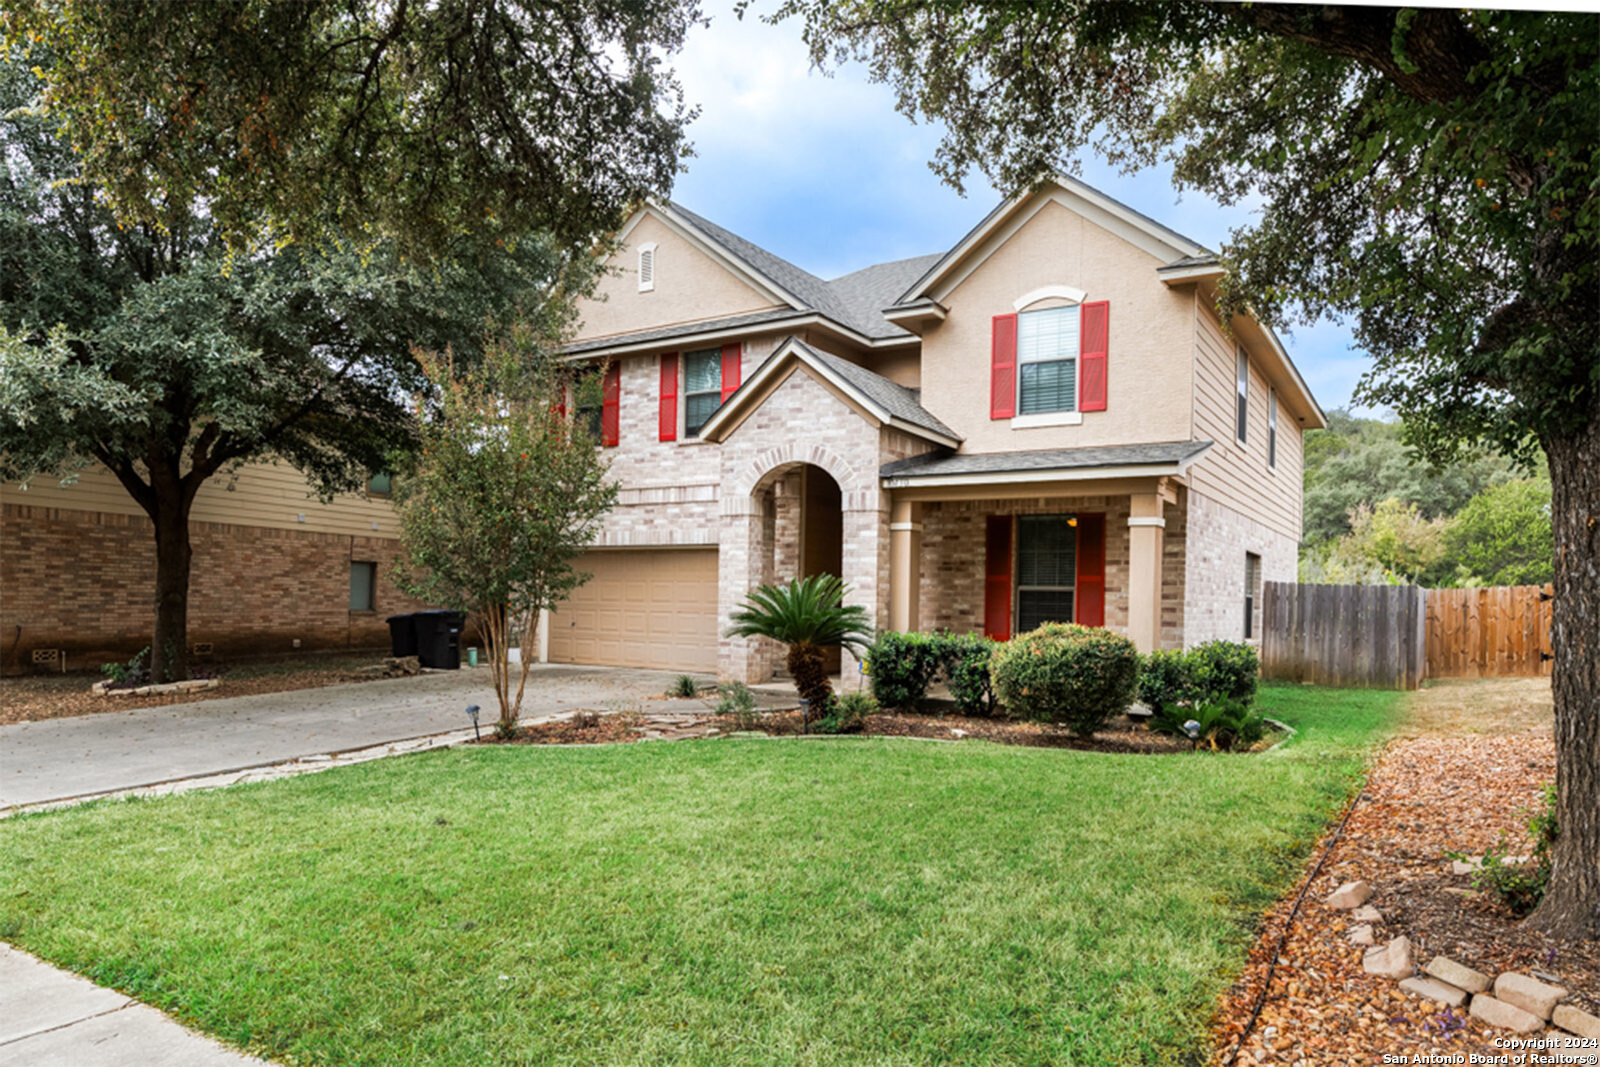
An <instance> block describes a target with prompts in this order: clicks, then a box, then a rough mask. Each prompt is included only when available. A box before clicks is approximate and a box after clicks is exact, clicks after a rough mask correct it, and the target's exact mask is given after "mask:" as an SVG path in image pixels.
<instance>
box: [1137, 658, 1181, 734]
mask: <svg viewBox="0 0 1600 1067" xmlns="http://www.w3.org/2000/svg"><path fill="white" fill-rule="evenodd" d="M1193 699H1194V668H1193V665H1192V663H1191V661H1190V659H1189V656H1188V654H1187V653H1184V652H1168V651H1162V652H1152V653H1150V654H1149V655H1148V656H1145V657H1144V659H1143V660H1142V661H1141V662H1140V663H1139V700H1140V702H1141V703H1143V704H1144V706H1145V707H1147V708H1149V709H1150V712H1151V714H1152V715H1154V716H1155V717H1156V718H1160V717H1161V716H1162V715H1163V714H1165V713H1166V712H1167V711H1169V710H1170V709H1172V708H1176V707H1177V706H1178V705H1179V704H1186V703H1190V702H1192V701H1193Z"/></svg>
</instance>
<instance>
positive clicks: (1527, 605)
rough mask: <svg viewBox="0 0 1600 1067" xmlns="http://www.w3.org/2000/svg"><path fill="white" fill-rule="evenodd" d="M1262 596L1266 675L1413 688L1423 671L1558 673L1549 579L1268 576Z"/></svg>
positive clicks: (1430, 674)
mask: <svg viewBox="0 0 1600 1067" xmlns="http://www.w3.org/2000/svg"><path fill="white" fill-rule="evenodd" d="M1263 594H1264V595H1263V597H1262V626H1261V674H1262V676H1263V677H1266V678H1283V679H1288V680H1290V681H1297V682H1315V683H1317V684H1319V685H1338V686H1354V687H1361V688H1372V689H1415V688H1417V686H1418V685H1420V684H1421V683H1422V679H1423V678H1476V677H1495V676H1503V675H1529V676H1539V675H1546V674H1549V673H1550V657H1549V649H1550V601H1551V599H1552V593H1551V589H1550V587H1549V586H1543V587H1540V586H1537V585H1519V586H1500V587H1496V588H1493V589H1423V588H1421V587H1419V586H1414V585H1404V586H1393V585H1298V584H1296V583H1294V582H1267V583H1265V588H1264V589H1263Z"/></svg>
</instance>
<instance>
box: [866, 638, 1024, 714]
mask: <svg viewBox="0 0 1600 1067" xmlns="http://www.w3.org/2000/svg"><path fill="white" fill-rule="evenodd" d="M994 645H995V643H994V642H993V641H992V640H990V639H989V638H987V637H984V636H983V635H982V634H955V633H950V632H949V631H948V630H938V631H934V632H932V633H896V632H893V631H884V632H883V633H880V634H879V635H878V639H877V641H876V642H875V643H874V644H873V646H872V650H871V651H870V652H869V653H868V657H867V659H868V662H870V663H871V664H872V692H873V695H874V696H876V697H877V698H878V700H879V701H880V702H881V703H882V704H883V705H884V706H885V707H891V708H903V709H906V710H916V708H917V707H918V706H919V705H920V704H921V703H922V701H923V700H924V699H925V698H926V697H927V693H928V687H929V686H931V685H933V683H934V682H936V681H938V680H939V679H940V678H943V679H945V680H946V681H947V682H948V683H949V685H950V695H951V696H952V697H954V698H955V702H956V706H957V707H959V708H960V709H961V712H962V714H964V715H993V714H994V711H995V699H994V688H993V684H992V682H991V681H990V677H989V657H990V655H991V653H992V652H993V650H994Z"/></svg>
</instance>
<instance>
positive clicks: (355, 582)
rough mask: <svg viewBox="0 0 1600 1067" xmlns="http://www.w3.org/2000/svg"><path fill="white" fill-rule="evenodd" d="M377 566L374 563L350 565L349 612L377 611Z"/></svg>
mask: <svg viewBox="0 0 1600 1067" xmlns="http://www.w3.org/2000/svg"><path fill="white" fill-rule="evenodd" d="M377 586H378V565H377V564H376V563H355V562H352V563H351V564H350V610H351V611H376V610H377V600H376V599H375V598H376V595H377Z"/></svg>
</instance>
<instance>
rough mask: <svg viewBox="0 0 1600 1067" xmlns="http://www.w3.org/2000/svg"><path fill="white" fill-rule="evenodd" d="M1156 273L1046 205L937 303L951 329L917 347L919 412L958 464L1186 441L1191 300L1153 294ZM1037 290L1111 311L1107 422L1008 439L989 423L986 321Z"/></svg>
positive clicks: (1123, 246)
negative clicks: (949, 443)
mask: <svg viewBox="0 0 1600 1067" xmlns="http://www.w3.org/2000/svg"><path fill="white" fill-rule="evenodd" d="M984 250H985V247H984V246H980V248H979V249H977V250H975V251H974V253H973V255H974V256H979V255H982V254H983V252H984ZM1160 265H1161V261H1160V260H1159V259H1157V258H1155V257H1153V256H1151V255H1150V254H1149V253H1147V252H1144V251H1141V250H1140V249H1139V248H1137V247H1135V246H1134V245H1132V244H1130V243H1129V242H1128V241H1126V240H1124V239H1122V238H1121V237H1118V236H1116V235H1114V234H1112V233H1111V232H1109V231H1107V230H1105V229H1102V228H1101V227H1100V226H1098V225H1096V224H1095V223H1093V222H1090V221H1089V220H1088V219H1086V218H1084V217H1083V216H1082V215H1080V214H1078V213H1076V212H1074V211H1071V210H1069V209H1067V208H1066V207H1065V206H1063V205H1062V204H1059V203H1056V202H1054V201H1049V202H1047V203H1046V204H1045V205H1044V207H1042V208H1041V209H1040V210H1039V211H1038V213H1037V214H1035V215H1034V216H1033V217H1032V218H1031V219H1030V220H1029V221H1028V222H1027V223H1026V224H1025V225H1023V226H1022V228H1021V229H1019V230H1018V231H1017V232H1016V233H1015V234H1013V235H1012V236H1011V237H1010V239H1009V240H1006V241H1005V242H1004V243H1003V244H1000V245H999V246H998V247H997V248H995V249H994V250H993V253H992V254H991V255H989V257H988V258H987V259H986V260H985V261H984V262H983V263H982V264H981V265H979V266H978V267H977V268H976V269H975V270H973V271H972V273H971V274H970V275H968V276H967V278H966V279H965V280H963V281H962V282H961V283H960V284H959V285H957V286H956V287H955V288H954V289H952V290H951V291H950V292H949V294H947V295H946V296H945V298H944V301H943V302H944V303H945V305H946V306H947V307H948V308H949V312H950V313H949V317H948V318H946V319H945V321H944V322H942V323H939V324H937V325H935V326H933V327H931V328H930V329H929V330H928V331H927V332H925V333H924V335H923V346H922V403H923V406H924V407H926V408H927V409H928V410H929V411H931V412H932V413H933V414H934V415H936V416H937V417H938V418H940V419H941V420H943V421H944V423H945V424H946V425H948V426H950V427H951V428H952V429H954V430H955V431H956V432H957V433H959V434H961V435H962V436H963V437H964V438H965V439H966V444H965V445H964V446H963V448H962V451H964V452H1015V451H1024V450H1033V449H1046V448H1075V447H1081V446H1086V445H1109V444H1129V443H1134V442H1142V441H1179V440H1187V439H1188V437H1189V428H1190V421H1191V416H1190V401H1189V389H1190V375H1191V369H1190V368H1191V358H1190V353H1191V352H1192V351H1193V347H1194V327H1193V313H1192V310H1191V307H1192V300H1191V298H1190V297H1189V295H1188V294H1187V293H1183V292H1175V291H1173V290H1171V289H1169V288H1168V287H1167V286H1165V285H1163V284H1162V283H1161V281H1160V279H1159V278H1158V277H1157V276H1156V268H1157V267H1158V266H1160ZM957 269H959V267H958V268H957ZM1046 285H1065V286H1070V287H1073V288H1075V289H1080V290H1082V291H1084V292H1085V293H1086V294H1087V295H1086V297H1085V299H1086V300H1087V301H1098V300H1106V301H1109V302H1110V334H1109V347H1108V356H1107V403H1106V410H1105V411H1100V412H1087V413H1085V414H1084V415H1083V423H1082V425H1079V426H1051V427H1035V428H1029V429H1019V428H1013V427H1012V425H1011V422H1010V421H1009V420H992V419H990V418H989V364H990V336H991V328H992V321H993V317H994V316H995V315H1003V314H1010V313H1011V312H1012V311H1013V310H1015V309H1014V308H1013V302H1014V301H1015V300H1017V299H1018V298H1019V297H1022V296H1023V295H1025V294H1027V293H1030V292H1032V291H1034V290H1036V289H1039V288H1041V287H1043V286H1046Z"/></svg>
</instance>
